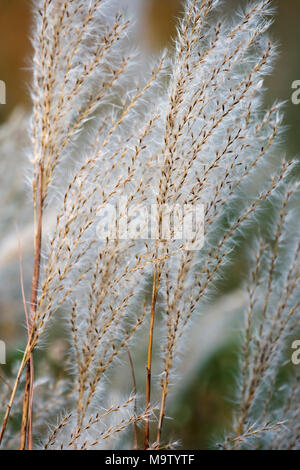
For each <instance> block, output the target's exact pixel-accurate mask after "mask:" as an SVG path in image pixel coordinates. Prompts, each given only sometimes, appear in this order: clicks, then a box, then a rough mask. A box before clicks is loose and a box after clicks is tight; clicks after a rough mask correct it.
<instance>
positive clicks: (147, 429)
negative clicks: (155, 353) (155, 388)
mask: <svg viewBox="0 0 300 470" xmlns="http://www.w3.org/2000/svg"><path fill="white" fill-rule="evenodd" d="M158 283H159V275H158V266H157V265H155V268H154V274H153V287H152V302H151V316H150V327H149V341H148V360H147V376H146V412H147V411H149V408H150V399H151V365H152V348H153V330H154V320H155V307H156V301H157V294H158ZM149 437H150V420H149V417H147V418H146V421H145V440H144V444H145V449H149Z"/></svg>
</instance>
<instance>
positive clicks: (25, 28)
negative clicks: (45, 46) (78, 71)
mask: <svg viewBox="0 0 300 470" xmlns="http://www.w3.org/2000/svg"><path fill="white" fill-rule="evenodd" d="M30 10H31V1H30V0H1V1H0V79H1V80H3V81H4V82H5V83H6V95H7V96H6V103H7V104H6V105H5V106H3V105H1V106H0V122H1V121H3V120H4V119H5V118H6V117H7V115H8V114H9V113H10V112H11V111H12V110H13V109H14V108H15V107H16V105H18V104H19V103H22V104H27V103H29V92H28V83H29V79H30V73H29V70H28V64H29V58H30V40H29V38H30V25H31V15H30ZM26 61H27V63H26Z"/></svg>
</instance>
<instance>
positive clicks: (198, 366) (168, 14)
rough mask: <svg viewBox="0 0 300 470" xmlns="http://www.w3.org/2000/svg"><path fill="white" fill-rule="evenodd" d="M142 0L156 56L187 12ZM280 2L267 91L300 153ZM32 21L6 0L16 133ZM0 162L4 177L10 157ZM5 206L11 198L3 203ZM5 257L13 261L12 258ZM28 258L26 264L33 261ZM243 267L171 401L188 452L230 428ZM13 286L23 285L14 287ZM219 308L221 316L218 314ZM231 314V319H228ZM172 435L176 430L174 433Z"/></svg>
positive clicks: (16, 295) (23, 7)
mask: <svg viewBox="0 0 300 470" xmlns="http://www.w3.org/2000/svg"><path fill="white" fill-rule="evenodd" d="M128 1H129V2H130V0H128ZM138 1H145V2H146V8H145V10H144V15H143V16H142V17H140V18H139V21H140V28H139V30H140V32H139V34H140V36H141V39H143V43H144V46H145V48H144V54H151V55H153V54H155V53H158V52H159V51H160V49H162V48H163V47H166V46H167V47H169V46H170V44H171V42H172V41H171V40H172V36H173V35H174V33H175V30H176V22H177V18H178V17H179V16H180V13H181V10H182V0H135V2H136V3H137V2H138ZM223 3H224V7H225V10H226V14H227V15H230V14H231V12H232V9H233V8H240V7H242V5H243V4H244V3H245V2H244V1H242V0H225V2H223ZM274 5H275V6H276V8H277V14H276V16H275V20H274V24H273V26H272V28H271V35H272V37H273V38H274V39H275V40H276V41H277V42H278V52H279V55H278V60H277V61H276V63H275V64H274V71H273V74H272V76H270V77H269V78H268V79H267V81H266V87H267V89H268V91H267V93H266V98H265V100H266V102H265V105H266V106H267V105H268V104H271V103H272V102H273V101H275V100H279V101H282V100H284V101H286V107H285V124H286V126H287V131H286V135H285V142H284V148H285V151H286V154H287V155H289V156H297V154H298V153H299V150H300V132H299V129H300V105H299V106H296V105H293V104H292V102H291V94H292V88H291V86H292V82H293V81H294V80H300V54H299V50H300V28H299V18H300V1H299V0H280V1H276V0H275V1H274ZM31 25H32V17H31V1H30V0H0V80H3V81H4V82H5V83H6V87H7V104H6V105H0V125H1V130H2V132H3V129H5V123H6V122H7V121H8V120H9V119H11V116H12V115H16V109H18V110H19V111H17V117H15V118H14V126H15V131H17V133H18V129H20V134H22V132H24V129H23V117H24V116H25V115H26V112H27V110H28V112H29V111H30V93H29V83H30V57H31V43H30V31H31ZM13 113H15V114H13ZM3 126H4V127H3ZM0 145H1V142H0ZM20 147H21V146H20ZM2 150H3V149H2ZM1 158H5V152H4V151H2V152H1ZM1 163H2V164H1ZM0 164H1V167H0V168H1V171H2V175H1V177H3V176H4V174H3V173H4V172H5V161H4V163H3V162H0ZM16 175H17V172H16ZM15 178H17V176H15ZM1 184H2V183H1ZM26 203H27V201H24V200H20V201H19V203H18V207H19V209H20V210H21V209H22V206H23V204H26ZM0 204H4V202H3V201H1V202H0ZM0 209H1V208H0ZM0 216H1V211H0ZM6 242H7V241H6ZM6 242H5V243H3V240H0V270H1V273H0V274H1V275H0V279H1V286H0V295H1V297H0V338H1V339H2V338H5V340H6V341H7V342H8V344H9V348H8V349H9V351H8V364H7V366H5V367H6V368H12V367H13V364H14V361H15V360H16V358H17V357H18V351H19V349H18V348H21V347H22V344H23V343H22V340H23V338H24V323H22V321H21V322H20V321H19V319H20V318H22V303H21V301H20V298H21V297H20V289H19V282H15V280H14V276H15V271H14V270H13V267H12V266H13V265H14V263H16V259H15V257H16V256H15V257H13V256H12V257H9V256H6V253H3V250H4V251H5V250H8V249H9V245H7V243H6ZM1 250H2V252H1ZM1 260H2V261H1ZM3 260H6V261H5V263H4V261H3ZM29 261H30V257H29ZM24 262H25V263H26V260H25V261H24ZM1 263H2V264H1ZM4 265H5V270H4ZM243 269H244V260H243V253H242V251H240V252H239V253H238V255H237V256H236V260H235V263H234V268H232V269H231V270H229V272H228V273H227V282H226V283H225V286H223V289H222V290H220V292H219V293H218V297H217V298H216V299H215V303H214V306H213V307H212V312H211V318H212V320H211V322H212V323H211V330H212V334H211V336H210V337H209V338H207V337H206V335H205V337H204V336H203V335H202V336H201V331H202V329H203V331H204V330H205V331H207V330H208V329H209V325H205V324H204V323H203V325H200V326H199V329H198V330H197V331H196V333H195V335H196V336H195V338H193V341H194V342H193V344H194V345H195V348H193V355H192V356H191V357H190V360H189V359H187V362H186V364H189V367H190V370H189V380H185V383H184V384H182V385H181V386H180V387H179V390H180V391H179V393H178V394H177V396H176V398H175V399H174V400H173V402H172V408H173V415H174V418H175V419H174V420H173V421H172V423H170V429H171V428H172V433H174V436H176V438H179V439H180V441H181V443H182V446H183V447H184V448H186V449H188V448H190V449H192V448H193V449H196V448H207V447H209V446H210V445H211V443H212V442H213V441H214V440H215V438H216V436H218V435H219V433H220V432H221V429H223V428H224V425H225V426H226V423H228V422H229V421H230V417H231V409H232V402H231V400H230V398H229V397H231V393H230V392H231V391H232V388H233V384H234V380H235V374H236V370H237V353H236V351H237V341H236V338H235V334H233V333H234V331H235V316H236V315H235V312H239V310H240V309H241V306H242V304H243V296H242V294H241V293H240V290H239V287H240V280H241V279H242V277H243V276H242V275H243ZM3 272H5V273H6V274H5V275H4V274H3ZM10 273H11V274H10ZM12 285H13V286H14V285H15V286H17V287H15V288H12V287H11V286H12ZM9 287H10V289H11V295H10V296H9V295H4V292H6V293H7V292H8V291H9ZM1 293H2V294H1ZM223 296H225V297H223ZM220 306H222V312H223V313H222V315H223V316H222V318H221V317H219V315H220V313H219V311H220ZM224 311H225V314H226V322H224V323H223V320H224ZM228 319H229V320H230V321H228ZM206 321H207V320H206ZM215 324H218V330H217V331H215V330H214V327H213V325H215ZM225 330H226V332H225ZM47 343H48V346H49V347H47V348H45V350H44V351H42V352H40V353H39V355H40V358H39V361H40V368H43V369H45V368H46V367H51V368H52V369H53V370H54V371H55V373H57V374H58V375H59V374H63V370H62V368H61V361H62V358H63V355H64V353H65V350H66V348H67V345H66V343H65V341H64V338H63V335H61V334H60V333H58V332H57V331H55V329H54V331H53V333H52V335H51V334H50V336H49V337H48V338H47ZM212 345H214V347H212ZM14 351H16V353H15V354H14ZM0 371H1V369H0ZM172 437H173V436H172V435H170V438H172ZM220 438H221V436H220Z"/></svg>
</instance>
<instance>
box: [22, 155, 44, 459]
mask: <svg viewBox="0 0 300 470" xmlns="http://www.w3.org/2000/svg"><path fill="white" fill-rule="evenodd" d="M43 206H44V197H43V167H42V164H41V163H40V166H39V204H38V216H37V227H36V234H35V243H34V268H33V277H32V290H31V302H30V328H32V326H33V324H34V319H35V314H36V308H37V293H38V286H39V279H40V265H41V251H42V227H43ZM33 364H34V363H33V354H31V355H30V358H29V362H28V364H27V373H26V383H25V392H24V401H23V419H22V428H21V444H20V449H21V448H22V447H23V449H25V445H26V435H27V433H28V438H27V449H28V450H32V441H33V435H32V412H33V382H34V373H33V367H34V366H33Z"/></svg>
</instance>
